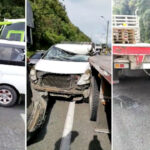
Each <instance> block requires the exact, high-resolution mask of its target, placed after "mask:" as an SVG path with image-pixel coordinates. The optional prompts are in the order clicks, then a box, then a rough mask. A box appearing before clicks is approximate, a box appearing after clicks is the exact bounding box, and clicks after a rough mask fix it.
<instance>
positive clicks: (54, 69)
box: [35, 59, 90, 74]
mask: <svg viewBox="0 0 150 150" xmlns="http://www.w3.org/2000/svg"><path fill="white" fill-rule="evenodd" d="M35 69H36V70H38V71H44V72H50V73H57V74H83V73H84V72H85V71H86V70H87V69H90V64H89V62H69V61H56V60H43V59H40V60H39V61H38V63H37V64H36V65H35Z"/></svg>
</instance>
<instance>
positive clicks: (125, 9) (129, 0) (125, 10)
mask: <svg viewBox="0 0 150 150" xmlns="http://www.w3.org/2000/svg"><path fill="white" fill-rule="evenodd" d="M114 3H115V4H114V8H113V13H114V14H117V15H134V14H135V13H136V12H137V14H138V16H139V17H140V34H141V42H146V43H150V0H120V2H119V3H117V2H116V0H114Z"/></svg>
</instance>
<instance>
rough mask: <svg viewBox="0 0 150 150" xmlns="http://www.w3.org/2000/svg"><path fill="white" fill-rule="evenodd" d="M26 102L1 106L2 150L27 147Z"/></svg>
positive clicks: (21, 149)
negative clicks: (7, 106)
mask: <svg viewBox="0 0 150 150" xmlns="http://www.w3.org/2000/svg"><path fill="white" fill-rule="evenodd" d="M24 121H25V115H24V104H20V105H17V106H15V107H11V108H4V107H0V150H24V149H25V126H24Z"/></svg>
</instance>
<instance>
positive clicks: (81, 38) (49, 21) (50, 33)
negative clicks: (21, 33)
mask: <svg viewBox="0 0 150 150" xmlns="http://www.w3.org/2000/svg"><path fill="white" fill-rule="evenodd" d="M30 3H31V6H32V9H33V14H34V22H35V29H33V42H34V44H33V46H32V47H31V48H30V50H32V51H35V50H37V49H48V48H49V47H50V46H51V45H53V44H55V43H60V42H63V41H73V42H89V41H91V40H90V38H89V37H88V36H86V35H85V34H84V33H83V32H82V31H80V29H79V28H78V27H76V26H74V25H73V24H72V23H71V21H70V20H69V18H68V16H67V13H66V11H65V6H64V5H62V4H61V3H60V2H59V1H58V0H30Z"/></svg>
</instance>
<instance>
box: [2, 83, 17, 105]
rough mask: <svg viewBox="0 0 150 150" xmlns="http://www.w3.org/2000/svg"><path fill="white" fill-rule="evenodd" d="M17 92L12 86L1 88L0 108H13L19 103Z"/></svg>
mask: <svg viewBox="0 0 150 150" xmlns="http://www.w3.org/2000/svg"><path fill="white" fill-rule="evenodd" d="M17 98H18V96H17V92H16V91H15V90H14V89H13V88H12V87H10V86H7V85H1V86H0V106H3V107H11V106H13V105H14V104H15V103H16V101H17Z"/></svg>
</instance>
